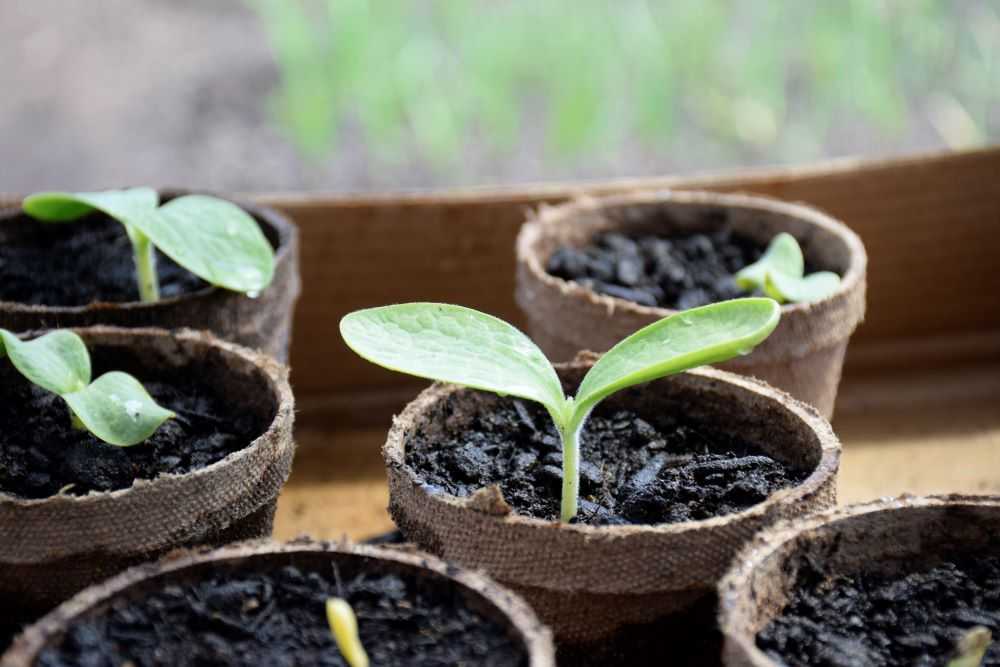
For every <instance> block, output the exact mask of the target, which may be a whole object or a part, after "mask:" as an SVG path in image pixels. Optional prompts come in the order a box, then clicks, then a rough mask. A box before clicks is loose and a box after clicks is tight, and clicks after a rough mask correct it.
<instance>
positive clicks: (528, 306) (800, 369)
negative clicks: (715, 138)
mask: <svg viewBox="0 0 1000 667" xmlns="http://www.w3.org/2000/svg"><path fill="white" fill-rule="evenodd" d="M723 228H724V229H727V230H730V231H731V232H732V234H733V235H738V236H740V237H743V238H747V239H750V240H752V241H755V242H756V243H757V244H759V245H760V246H761V247H764V246H766V245H767V244H768V243H769V242H770V241H771V239H772V238H773V237H774V236H776V235H777V234H778V233H780V232H788V233H789V234H791V235H792V236H794V237H795V238H796V239H797V240H798V242H799V245H800V246H801V247H802V251H803V254H804V256H805V259H806V264H807V265H808V266H812V267H815V269H816V270H819V269H823V270H830V271H834V272H836V273H838V274H840V275H841V277H842V280H841V286H840V289H839V290H838V291H837V292H835V293H834V294H832V295H831V296H829V297H827V298H825V299H823V300H821V301H818V302H815V303H805V304H786V305H784V306H783V307H782V309H781V322H780V323H779V324H778V328H777V329H775V331H774V333H772V334H771V335H770V337H768V338H767V340H765V341H764V342H763V343H761V344H760V345H758V346H757V347H756V348H755V349H754V351H753V352H751V353H750V354H749V355H748V356H745V357H738V358H736V359H733V360H731V361H728V362H726V363H724V364H721V365H720V367H721V368H724V369H726V370H730V371H733V372H735V373H739V374H741V375H751V376H755V377H758V378H760V379H762V380H764V381H766V382H768V383H769V384H771V385H773V386H775V387H778V388H779V389H783V390H785V391H787V392H788V393H790V394H791V395H792V396H795V397H796V398H798V399H799V400H801V401H804V402H806V403H809V404H810V405H813V406H815V407H816V408H817V409H818V410H819V411H820V414H822V415H824V416H825V417H827V418H829V417H830V416H831V415H832V414H833V406H834V401H835V399H836V397H837V385H838V384H839V383H840V372H841V367H842V365H843V362H844V354H845V352H846V350H847V342H848V339H849V338H850V335H851V333H852V332H853V331H854V329H855V328H856V327H857V326H858V324H859V323H860V322H861V320H862V319H863V317H864V312H865V270H866V265H867V256H866V255H865V249H864V246H863V245H862V243H861V240H860V239H859V238H858V236H857V235H856V234H854V232H852V231H851V230H850V229H848V228H847V227H846V226H845V225H844V224H842V223H840V222H838V221H837V220H834V219H833V218H831V217H830V216H828V215H826V214H824V213H821V212H820V211H817V210H816V209H813V208H810V207H808V206H804V205H801V204H790V203H785V202H780V201H775V200H773V199H765V198H762V197H751V196H746V195H733V194H719V193H713V192H636V193H632V194H626V195H619V196H613V197H607V198H603V199H584V200H580V201H575V202H572V203H568V204H564V205H561V206H556V207H543V208H542V209H540V210H539V211H538V213H537V214H536V215H534V216H533V217H532V218H531V219H530V220H529V221H528V222H526V223H525V224H524V226H523V227H522V228H521V232H520V234H519V235H518V238H517V292H516V297H517V302H518V305H519V306H520V308H521V310H522V311H523V312H524V314H525V317H526V319H527V325H528V333H529V334H530V335H531V337H532V338H533V339H534V340H535V342H536V343H538V345H539V346H540V347H541V348H542V350H543V351H544V352H545V353H546V355H547V356H548V357H549V358H550V359H553V360H557V361H566V360H569V359H572V358H573V356H574V355H575V354H576V353H577V351H579V350H592V351H595V352H603V351H606V350H608V349H610V348H611V347H612V346H613V345H614V344H615V343H617V342H618V341H620V340H622V339H623V338H625V337H626V336H628V335H629V334H631V333H634V332H635V331H637V330H638V329H640V328H642V327H644V326H646V325H647V324H651V323H653V322H655V321H657V320H659V319H661V318H663V317H666V316H667V315H670V314H671V313H673V312H676V311H673V310H668V309H666V308H660V307H653V306H650V305H640V304H639V303H637V302H635V301H631V300H627V299H624V298H619V297H617V296H608V295H605V294H600V293H598V292H596V291H594V290H593V289H591V288H590V287H585V286H583V285H581V284H580V283H578V282H576V281H572V280H563V279H561V278H557V277H555V276H553V275H550V274H549V273H547V272H546V263H547V262H548V260H549V258H550V256H551V255H552V254H553V253H554V252H555V251H556V250H557V249H559V248H561V247H564V246H569V247H576V248H581V247H584V246H586V245H587V244H588V243H589V242H590V241H591V240H592V239H593V238H594V237H595V235H597V234H599V233H602V232H620V233H624V234H652V235H657V236H663V237H670V236H672V235H678V234H691V233H696V232H713V231H717V230H720V229H723Z"/></svg>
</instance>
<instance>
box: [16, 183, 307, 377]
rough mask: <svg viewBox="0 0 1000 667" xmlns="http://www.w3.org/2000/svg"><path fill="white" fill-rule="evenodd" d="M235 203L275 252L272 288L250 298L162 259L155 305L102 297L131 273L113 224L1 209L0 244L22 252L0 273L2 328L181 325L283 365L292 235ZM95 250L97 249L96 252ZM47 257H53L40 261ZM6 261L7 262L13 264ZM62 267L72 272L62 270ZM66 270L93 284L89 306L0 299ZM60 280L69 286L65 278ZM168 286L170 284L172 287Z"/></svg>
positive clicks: (264, 214) (289, 228)
mask: <svg viewBox="0 0 1000 667" xmlns="http://www.w3.org/2000/svg"><path fill="white" fill-rule="evenodd" d="M184 194H189V193H187V192H182V191H161V192H160V199H161V202H166V201H169V200H170V199H173V198H175V197H179V196H182V195H184ZM235 203H237V204H238V205H239V206H240V207H241V208H242V209H243V210H245V211H246V212H247V213H249V214H250V215H251V216H252V217H253V218H254V219H255V220H257V223H258V224H259V225H260V228H261V231H263V232H264V236H266V237H267V239H268V240H269V241H270V242H271V245H272V246H274V248H275V257H274V259H275V265H274V279H273V281H272V282H271V284H270V285H269V286H268V287H267V289H265V290H263V291H262V292H261V293H260V294H259V295H257V296H256V297H255V298H250V297H248V296H247V295H245V294H242V293H239V292H232V291H229V290H225V289H222V288H219V287H212V286H210V285H207V284H206V283H204V282H201V281H199V280H198V279H196V278H195V277H194V276H193V275H192V274H190V273H188V272H187V271H186V270H184V269H181V268H180V267H178V266H177V265H176V264H174V263H173V262H172V261H170V260H168V259H167V258H166V257H165V256H163V255H160V258H159V260H158V262H157V268H158V272H159V274H160V280H161V283H163V287H164V293H163V297H162V298H161V299H160V300H159V301H157V302H155V303H143V302H141V301H139V300H138V294H137V293H135V294H134V295H132V296H130V297H125V298H124V299H122V298H117V299H114V298H109V297H108V296H107V295H106V294H105V295H102V292H103V291H106V290H108V289H112V290H115V291H117V290H120V289H121V288H120V287H114V286H113V285H114V284H115V280H114V278H113V277H112V274H122V275H121V276H120V279H122V280H125V281H126V284H128V285H129V287H130V288H131V283H129V282H128V281H130V280H131V277H132V276H133V275H134V269H133V264H132V255H131V246H130V245H129V243H128V241H127V239H126V238H125V233H124V230H123V229H122V227H121V225H120V224H119V223H117V222H113V221H110V220H108V219H107V218H106V217H105V216H103V214H101V213H94V214H92V215H90V216H87V218H84V219H83V220H80V221H76V222H73V223H42V222H38V221H36V220H34V219H32V218H30V217H29V216H27V215H26V214H25V213H23V212H22V211H21V210H20V209H19V208H15V209H7V210H6V211H4V210H0V246H7V247H8V248H18V247H20V248H23V249H25V253H26V254H25V255H24V256H23V257H21V259H20V263H21V264H24V265H25V266H23V268H22V269H18V268H17V267H13V266H8V267H6V268H5V269H3V268H0V276H4V279H5V280H7V281H8V283H7V286H6V287H4V286H0V328H4V329H8V330H10V331H34V330H39V329H54V328H70V327H86V326H91V325H95V324H106V325H113V326H120V327H160V328H163V329H178V328H185V327H187V328H191V329H202V330H206V331H210V332H212V333H213V334H215V335H216V336H218V337H219V338H222V339H223V340H229V341H233V342H235V343H238V344H240V345H244V346H246V347H249V348H251V349H255V350H262V351H263V352H265V353H267V354H270V355H271V356H273V357H275V358H276V359H278V360H279V361H282V362H285V361H287V359H288V345H289V341H290V338H291V328H292V312H293V310H294V308H295V302H296V300H297V299H298V296H299V291H300V281H299V258H298V254H299V249H298V247H299V242H298V231H297V230H296V228H295V225H294V224H292V222H291V221H290V220H289V219H288V218H286V217H285V216H284V215H282V214H280V213H278V212H277V211H275V210H274V209H271V208H267V207H265V206H257V205H253V204H246V203H240V202H235ZM97 244H103V246H101V247H99V248H94V247H93V246H95V245H97ZM52 255H54V256H55V259H53V260H46V259H44V258H45V257H46V256H52ZM8 262H9V263H11V264H12V263H13V260H11V259H9V260H8ZM39 262H45V267H46V268H45V270H44V271H39V270H38V269H39V266H40V264H39ZM67 264H69V265H70V266H72V267H75V270H74V269H71V268H67V267H66V265H67ZM77 264H78V265H79V266H77ZM67 272H69V274H72V276H73V277H72V279H73V280H74V281H89V282H90V283H93V284H94V285H95V287H94V292H95V293H96V299H95V300H94V301H89V302H87V303H72V304H66V303H45V302H43V303H38V301H39V300H42V301H46V300H48V299H54V298H58V297H55V296H50V297H39V298H33V302H32V303H27V302H20V303H19V302H16V301H11V300H9V299H10V298H11V297H10V296H5V294H10V290H11V289H13V287H12V285H13V284H14V280H13V278H12V277H11V276H14V275H16V277H17V279H18V283H19V284H21V286H22V287H21V289H25V288H24V287H23V284H24V283H25V282H27V281H30V280H33V277H34V276H35V275H38V276H39V277H40V278H41V279H42V280H44V279H47V278H50V277H51V276H52V275H55V274H57V273H58V274H66V273H67ZM8 274H9V275H8ZM165 278H170V280H165ZM65 279H66V280H70V277H69V275H66V276H65ZM172 282H173V283H176V284H174V285H171V283H172ZM133 291H134V290H133ZM91 296H92V297H93V294H91ZM22 298H24V297H22ZM130 299H131V300H130Z"/></svg>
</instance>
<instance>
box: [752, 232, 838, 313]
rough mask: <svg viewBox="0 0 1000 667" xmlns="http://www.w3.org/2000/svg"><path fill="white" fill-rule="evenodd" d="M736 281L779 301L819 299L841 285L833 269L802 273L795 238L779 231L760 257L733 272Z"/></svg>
mask: <svg viewBox="0 0 1000 667" xmlns="http://www.w3.org/2000/svg"><path fill="white" fill-rule="evenodd" d="M736 284H737V285H739V286H740V287H742V288H743V289H745V290H762V291H763V292H764V294H767V295H768V296H769V297H771V298H773V299H776V300H777V301H778V302H779V303H784V302H786V301H791V302H794V303H806V302H811V301H820V300H821V299H825V298H826V297H828V296H830V295H831V294H833V293H834V292H836V291H837V288H839V287H840V276H838V275H837V274H836V273H833V272H832V271H817V272H816V273H810V274H809V275H808V276H807V275H805V261H804V260H803V258H802V249H801V248H800V247H799V244H798V241H796V240H795V237H794V236H792V235H791V234H788V233H785V232H782V233H781V234H778V235H777V236H775V237H774V238H773V239H772V240H771V243H770V244H769V245H768V246H767V250H765V251H764V254H763V255H762V256H761V258H760V259H759V260H757V261H756V262H754V263H753V264H751V265H749V266H745V267H743V268H742V269H741V270H740V271H739V273H737V274H736Z"/></svg>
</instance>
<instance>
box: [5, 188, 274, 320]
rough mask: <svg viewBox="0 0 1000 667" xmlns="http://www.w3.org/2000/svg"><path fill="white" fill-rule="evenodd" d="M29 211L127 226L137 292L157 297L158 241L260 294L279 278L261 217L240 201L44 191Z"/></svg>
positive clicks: (220, 280)
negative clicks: (94, 217)
mask: <svg viewBox="0 0 1000 667" xmlns="http://www.w3.org/2000/svg"><path fill="white" fill-rule="evenodd" d="M22 206H23V208H24V212H25V213H27V214H28V215H30V216H31V217H33V218H36V219H38V220H41V221H43V222H70V221H72V220H77V219H79V218H81V217H83V216H85V215H87V214H89V213H91V212H93V211H94V210H98V211H101V212H102V213H104V214H105V215H108V216H110V217H111V218H113V219H115V220H117V221H118V222H120V223H122V225H124V226H125V231H126V232H127V233H128V238H129V240H130V241H131V242H132V251H133V255H134V257H135V269H136V278H137V280H138V284H139V296H140V298H141V299H142V300H143V301H147V302H151V301H158V300H159V298H160V286H159V280H158V278H157V274H156V254H155V253H154V252H153V248H154V246H155V247H156V248H159V250H160V251H161V252H162V253H163V254H165V255H167V256H168V257H170V258H171V259H172V260H174V261H175V262H177V263H178V264H180V265H181V266H183V267H184V268H185V269H187V270H188V271H190V272H191V273H193V274H195V275H196V276H198V277H199V278H201V279H202V280H204V281H205V282H207V283H210V284H212V285H215V286H217V287H222V288H225V289H228V290H233V291H236V292H245V293H246V294H247V295H249V296H256V295H257V294H258V293H259V292H260V291H261V290H263V289H264V288H266V287H267V286H268V285H269V284H271V280H272V279H273V277H274V249H273V248H272V247H271V244H270V243H269V242H268V240H267V238H265V236H264V234H263V232H261V230H260V227H259V226H258V225H257V221H256V220H254V219H253V218H252V217H251V216H250V215H249V214H248V213H247V212H246V211H244V210H243V209H241V208H240V207H239V206H237V205H236V204H233V203H231V202H228V201H225V200H223V199H218V198H216V197H209V196H207V195H185V196H183V197H177V198H176V199H172V200H170V201H169V202H167V203H166V204H164V205H162V206H159V195H158V194H157V193H156V190H153V189H152V188H131V189H128V190H108V191H106V192H76V193H69V192H43V193H39V194H34V195H31V196H29V197H27V198H26V199H25V200H24V203H23V204H22Z"/></svg>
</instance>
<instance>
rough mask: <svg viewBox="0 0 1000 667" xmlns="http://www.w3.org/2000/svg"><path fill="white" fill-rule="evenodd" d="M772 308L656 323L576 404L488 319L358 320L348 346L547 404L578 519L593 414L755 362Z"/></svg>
mask: <svg viewBox="0 0 1000 667" xmlns="http://www.w3.org/2000/svg"><path fill="white" fill-rule="evenodd" d="M780 314H781V309H780V308H779V307H778V304H777V303H775V302H774V301H773V300H771V299H765V298H759V299H757V298H754V299H736V300H732V301H723V302H720V303H715V304H712V305H709V306H704V307H701V308H694V309H692V310H687V311H684V312H682V313H677V314H675V315H672V316H670V317H666V318H664V319H662V320H660V321H658V322H654V323H653V324H650V325H649V326H647V327H644V328H643V329H640V330H639V331H637V332H636V333H634V334H632V335H631V336H629V337H628V338H626V339H625V340H623V341H621V342H620V343H618V344H617V345H615V346H614V347H613V348H611V350H609V351H608V352H607V353H605V354H604V355H603V356H602V357H601V358H600V360H599V361H598V362H597V363H595V364H594V366H593V367H592V368H591V369H590V371H589V372H588V373H587V375H586V376H585V377H584V378H583V381H582V382H581V383H580V388H579V389H578V390H577V392H576V396H572V397H570V396H565V395H564V394H563V389H562V384H561V383H560V381H559V377H558V376H557V375H556V371H555V369H554V368H553V367H552V364H550V363H549V361H548V360H547V359H546V358H545V355H544V354H542V351H541V350H539V349H538V347H537V346H536V345H535V344H534V343H533V342H532V341H531V340H530V339H529V338H528V337H527V336H525V335H524V334H523V333H521V332H520V331H518V330H517V329H515V328H514V327H513V326H511V325H509V324H507V323H506V322H504V321H503V320H499V319H497V318H495V317H492V316H490V315H486V314H485V313H480V312H478V311H475V310H472V309H470V308H463V307H461V306H452V305H447V304H438V303H408V304H400V305H395V306H384V307H381V308H371V309H368V310H360V311H357V312H354V313H351V314H349V315H347V316H345V317H344V318H343V319H342V320H341V321H340V333H341V335H342V336H343V337H344V340H345V341H346V342H347V345H348V346H349V347H350V348H351V349H353V350H354V351H355V352H357V353H358V354H359V355H361V356H362V357H364V358H365V359H367V360H369V361H371V362H373V363H376V364H378V365H380V366H384V367H386V368H389V369H391V370H396V371H400V372H403V373H409V374H410V375H416V376H419V377H423V378H428V379H431V380H440V381H444V382H452V383H455V384H461V385H465V386H468V387H472V388H474V389H482V390H485V391H492V392H494V393H497V394H499V395H501V396H504V395H511V396H518V397H520V398H525V399H528V400H531V401H536V402H538V403H541V404H542V405H543V406H544V407H545V408H546V409H547V410H548V413H549V415H551V417H552V421H553V422H554V423H555V426H556V430H557V431H558V432H559V437H560V438H561V439H562V450H563V484H562V501H561V511H560V517H561V519H562V520H563V521H569V520H570V519H572V518H573V517H574V516H576V512H577V500H578V494H579V488H580V468H579V466H580V433H581V431H582V430H583V425H584V422H586V420H587V417H588V415H590V411H591V410H593V409H594V406H596V405H597V404H598V403H600V402H601V401H602V400H603V399H605V398H606V397H608V396H610V395H611V394H613V393H615V392H617V391H620V390H622V389H625V388H626V387H630V386H632V385H635V384H639V383H641V382H648V381H650V380H654V379H656V378H660V377H663V376H665V375H671V374H673V373H679V372H681V371H684V370H687V369H689V368H694V367H695V366H702V365H704V364H713V363H717V362H721V361H725V360H727V359H730V358H732V357H734V356H736V355H738V354H748V353H749V352H750V350H752V349H753V347H754V346H756V345H757V344H758V343H760V342H761V341H762V340H764V339H765V338H767V336H768V335H769V334H770V333H771V331H773V330H774V327H775V326H777V324H778V318H779V317H780Z"/></svg>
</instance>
